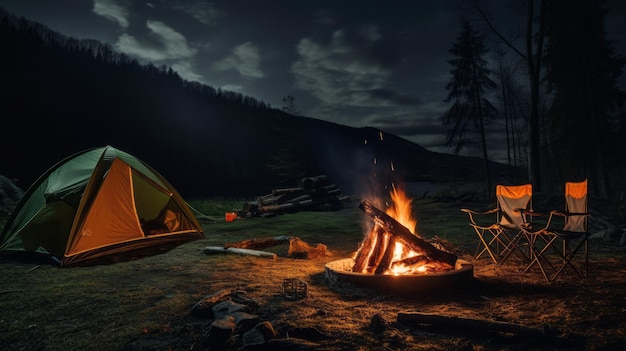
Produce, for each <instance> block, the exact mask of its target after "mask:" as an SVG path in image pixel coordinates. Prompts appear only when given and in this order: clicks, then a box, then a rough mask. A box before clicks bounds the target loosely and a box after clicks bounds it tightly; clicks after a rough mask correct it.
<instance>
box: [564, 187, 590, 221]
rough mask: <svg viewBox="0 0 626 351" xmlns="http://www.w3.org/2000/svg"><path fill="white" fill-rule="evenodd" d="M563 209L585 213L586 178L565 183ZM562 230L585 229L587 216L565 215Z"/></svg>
mask: <svg viewBox="0 0 626 351" xmlns="http://www.w3.org/2000/svg"><path fill="white" fill-rule="evenodd" d="M565 211H567V212H571V213H587V179H585V180H583V181H582V182H566V183H565ZM563 230H566V231H570V232H581V233H584V232H586V231H587V216H586V215H585V216H576V215H574V216H571V215H570V216H567V217H565V225H564V226H563Z"/></svg>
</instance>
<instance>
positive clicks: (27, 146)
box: [0, 9, 503, 196]
mask: <svg viewBox="0 0 626 351" xmlns="http://www.w3.org/2000/svg"><path fill="white" fill-rule="evenodd" d="M0 43H2V44H1V45H2V52H3V54H2V55H0V67H2V70H3V72H2V79H0V92H1V94H0V96H1V99H2V105H1V109H2V115H3V118H2V122H1V124H2V128H1V132H0V133H1V136H0V150H2V153H1V155H2V156H1V160H2V162H0V174H2V175H4V176H7V177H9V178H12V179H18V180H19V183H18V184H19V186H20V187H22V188H24V189H25V188H26V187H28V186H29V185H30V184H31V183H32V182H33V181H34V180H35V179H36V178H37V177H38V176H39V175H41V174H42V173H43V172H44V171H45V170H47V169H48V168H49V167H50V166H52V165H53V164H55V163H57V162H58V161H60V160H62V159H63V158H65V157H67V156H69V155H71V154H74V153H76V152H78V151H81V150H84V149H87V148H92V147H98V146H104V145H112V146H114V147H116V148H118V149H121V150H123V151H126V152H129V153H131V154H133V155H135V156H137V157H139V158H141V159H142V160H144V161H146V162H147V163H148V164H150V165H151V166H152V167H154V168H155V169H156V170H158V171H159V172H160V173H162V174H163V175H164V176H165V177H166V178H167V179H168V180H169V181H170V182H171V183H173V184H174V185H175V186H176V188H178V190H180V191H181V193H183V195H184V196H204V195H216V194H224V195H226V194H244V193H246V192H248V193H249V192H254V191H260V190H259V189H268V188H271V187H273V186H277V185H294V184H295V182H297V180H298V179H300V177H302V176H306V175H316V174H328V175H329V176H330V177H332V179H333V180H335V181H336V182H337V183H345V184H357V183H359V182H360V180H361V179H362V178H365V177H368V176H369V175H370V174H372V173H373V172H377V173H378V174H380V175H382V176H393V177H396V178H399V180H401V181H416V180H445V179H457V180H464V179H480V178H481V177H482V174H481V170H482V162H481V161H479V160H476V159H472V158H465V157H457V156H452V155H448V154H441V153H433V152H430V151H427V150H426V149H424V148H423V147H421V146H419V145H416V144H414V143H411V142H408V141H407V140H405V139H402V138H399V137H397V136H394V135H389V134H383V139H382V140H381V139H380V131H378V130H376V129H373V128H351V127H347V126H342V125H338V124H334V123H329V122H325V121H321V120H317V119H314V118H307V117H301V116H292V115H289V114H286V113H285V112H283V111H282V110H280V109H275V108H272V107H271V106H270V105H269V104H266V103H265V102H263V101H260V100H258V99H255V98H252V97H249V96H244V95H242V94H239V93H233V92H229V91H223V90H220V89H215V88H213V87H211V86H208V85H204V84H199V83H197V82H189V81H185V80H183V79H181V78H180V77H179V76H178V74H177V73H176V72H174V71H173V70H172V69H171V68H169V67H156V66H154V65H152V64H147V65H144V64H140V63H139V62H138V61H137V60H135V59H133V58H131V57H129V56H126V55H124V54H121V53H118V52H116V51H115V50H113V48H112V47H111V45H109V44H106V43H102V42H99V41H96V40H79V39H76V38H72V37H67V36H64V35H61V34H59V33H57V32H54V31H52V30H50V29H49V28H48V27H46V26H43V25H41V24H38V23H35V22H31V21H29V20H27V19H24V18H18V17H16V16H14V15H12V14H10V13H7V12H5V11H4V10H2V9H0ZM365 140H367V141H368V142H367V143H366V142H364V141H365ZM374 159H376V160H377V162H376V165H373V160H374ZM391 163H393V167H394V172H393V174H391V175H386V174H385V173H387V172H388V169H389V168H390V165H391ZM494 168H496V170H495V172H502V171H503V168H502V167H500V168H498V167H494ZM382 179H384V178H382Z"/></svg>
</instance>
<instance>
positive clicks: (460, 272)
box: [325, 187, 474, 295]
mask: <svg viewBox="0 0 626 351" xmlns="http://www.w3.org/2000/svg"><path fill="white" fill-rule="evenodd" d="M391 199H392V200H393V201H392V203H393V206H390V207H389V208H388V209H387V211H382V210H381V209H379V208H377V207H376V206H374V204H373V203H371V202H370V201H368V200H365V199H364V200H362V201H361V204H360V205H359V207H360V208H361V210H363V212H365V214H366V215H367V216H369V217H370V218H371V219H372V221H373V226H372V227H371V230H370V231H369V232H368V233H367V235H366V237H365V239H364V240H363V242H362V243H361V246H360V248H359V250H358V251H357V252H356V255H355V256H354V257H353V258H346V259H341V260H337V261H333V262H330V263H328V264H326V266H325V276H326V279H327V281H328V282H330V283H331V284H333V283H336V282H338V281H345V282H350V283H354V284H356V285H360V286H363V287H367V288H373V289H376V290H382V291H384V292H389V293H393V294H401V295H414V294H420V295H423V294H424V293H426V292H436V293H438V294H445V293H449V292H454V291H455V290H456V289H462V288H464V287H467V286H468V284H469V283H471V282H472V279H473V277H474V267H473V266H472V265H471V264H470V263H469V262H467V261H463V260H459V259H458V258H457V256H456V255H455V254H453V253H451V252H450V251H448V250H446V249H444V248H438V247H436V246H435V245H433V244H431V243H429V242H428V241H426V240H425V239H424V238H422V237H421V235H419V234H417V233H415V231H414V230H410V229H409V228H410V227H415V223H416V221H415V219H414V218H413V217H412V213H411V206H410V203H411V201H410V199H409V198H408V197H407V196H406V194H405V193H403V192H401V191H398V190H397V189H396V188H395V187H394V188H393V189H392V193H391Z"/></svg>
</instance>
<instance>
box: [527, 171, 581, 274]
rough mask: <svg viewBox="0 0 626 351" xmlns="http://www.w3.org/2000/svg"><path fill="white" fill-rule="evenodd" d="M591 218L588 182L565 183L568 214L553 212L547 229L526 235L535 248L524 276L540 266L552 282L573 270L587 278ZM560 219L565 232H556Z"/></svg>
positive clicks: (565, 212) (559, 230) (561, 229)
mask: <svg viewBox="0 0 626 351" xmlns="http://www.w3.org/2000/svg"><path fill="white" fill-rule="evenodd" d="M588 217H589V213H588V212H587V180H586V179H585V180H583V181H582V182H566V183H565V211H558V210H553V211H551V212H550V216H549V218H548V221H547V224H546V226H545V228H543V229H541V230H538V231H536V232H531V231H528V230H526V231H525V232H524V234H525V236H526V237H527V238H528V241H529V242H530V244H531V248H532V257H531V262H530V264H529V265H528V266H527V267H526V269H525V270H524V272H527V271H528V270H529V269H530V268H531V267H533V266H534V265H537V266H538V267H539V269H540V270H541V273H542V274H543V276H544V277H545V278H546V280H547V281H549V282H550V281H554V280H556V279H557V278H558V277H559V276H560V275H561V273H563V271H564V269H565V268H567V267H571V268H573V270H574V272H576V274H577V275H578V276H579V277H580V278H584V277H585V276H586V275H587V270H588V265H589V230H588V223H587V220H588ZM558 218H560V219H561V221H560V222H562V223H563V225H562V228H561V227H560V229H554V228H555V227H557V226H558V222H559V220H557V219H558ZM581 250H582V251H581ZM579 256H582V257H579ZM580 259H582V260H583V262H582V263H581V262H580V261H579V260H580ZM547 269H549V270H550V271H547Z"/></svg>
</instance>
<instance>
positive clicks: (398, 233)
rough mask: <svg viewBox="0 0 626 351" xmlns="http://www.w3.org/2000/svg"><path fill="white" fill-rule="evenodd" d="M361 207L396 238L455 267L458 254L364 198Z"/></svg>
mask: <svg viewBox="0 0 626 351" xmlns="http://www.w3.org/2000/svg"><path fill="white" fill-rule="evenodd" d="M359 208H360V209H361V210H362V211H363V212H365V214H366V215H368V216H369V217H370V218H372V219H373V220H374V222H376V223H378V224H379V225H380V226H381V227H382V228H384V229H385V230H386V231H387V232H389V233H391V234H392V235H394V236H395V239H396V240H399V241H401V242H402V243H403V244H405V245H406V246H408V247H409V248H410V249H411V250H413V251H415V252H418V253H421V254H422V255H424V256H426V257H428V258H430V259H432V260H434V261H438V262H441V263H444V264H447V265H448V266H449V268H450V269H452V268H454V266H455V264H456V260H457V256H456V255H454V254H451V253H449V252H446V251H442V250H439V249H437V248H436V247H434V246H432V245H431V244H430V243H428V242H427V241H424V240H423V239H421V238H418V237H417V236H416V235H414V234H413V233H411V231H410V230H409V229H408V228H407V227H405V226H403V225H402V224H400V223H399V222H398V221H396V220H395V219H393V218H392V217H391V216H389V215H388V214H386V213H385V212H383V211H381V210H379V209H378V208H376V207H375V206H374V205H372V204H371V203H370V202H369V201H367V200H365V199H363V200H361V204H360V205H359Z"/></svg>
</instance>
